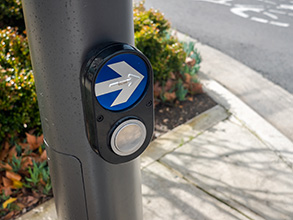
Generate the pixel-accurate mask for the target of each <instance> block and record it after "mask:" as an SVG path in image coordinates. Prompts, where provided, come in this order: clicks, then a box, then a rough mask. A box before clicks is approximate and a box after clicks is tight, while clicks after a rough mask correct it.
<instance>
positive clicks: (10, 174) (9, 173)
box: [5, 171, 21, 181]
mask: <svg viewBox="0 0 293 220" xmlns="http://www.w3.org/2000/svg"><path fill="white" fill-rule="evenodd" d="M5 175H6V177H7V178H8V179H10V180H12V181H13V180H16V181H20V180H21V175H19V174H18V173H14V172H12V171H6V172H5Z"/></svg>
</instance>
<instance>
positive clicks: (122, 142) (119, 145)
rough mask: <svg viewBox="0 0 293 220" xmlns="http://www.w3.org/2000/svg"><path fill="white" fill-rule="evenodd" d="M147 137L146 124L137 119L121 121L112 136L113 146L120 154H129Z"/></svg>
mask: <svg viewBox="0 0 293 220" xmlns="http://www.w3.org/2000/svg"><path fill="white" fill-rule="evenodd" d="M145 138H146V127H145V125H144V124H143V123H142V122H141V121H139V120H136V119H130V120H127V121H124V122H123V123H121V124H120V125H119V126H118V127H117V128H116V129H115V130H114V132H113V134H112V137H111V148H112V150H113V151H114V152H115V153H116V154H117V155H119V156H128V155H130V154H132V153H134V152H135V151H137V150H138V149H139V148H140V147H141V146H142V145H143V143H144V141H145Z"/></svg>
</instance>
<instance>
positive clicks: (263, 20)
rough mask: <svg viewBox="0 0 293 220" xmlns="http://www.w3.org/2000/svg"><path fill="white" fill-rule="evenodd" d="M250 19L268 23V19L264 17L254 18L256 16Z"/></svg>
mask: <svg viewBox="0 0 293 220" xmlns="http://www.w3.org/2000/svg"><path fill="white" fill-rule="evenodd" d="M250 19H251V20H252V21H257V22H260V23H268V22H269V21H268V20H266V19H262V18H256V17H252V18H250Z"/></svg>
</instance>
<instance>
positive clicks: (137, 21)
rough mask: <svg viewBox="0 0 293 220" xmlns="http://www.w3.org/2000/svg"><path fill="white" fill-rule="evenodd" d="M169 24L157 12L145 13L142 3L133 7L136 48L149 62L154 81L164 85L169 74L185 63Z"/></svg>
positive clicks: (179, 45)
mask: <svg viewBox="0 0 293 220" xmlns="http://www.w3.org/2000/svg"><path fill="white" fill-rule="evenodd" d="M169 29H170V24H169V22H168V21H167V20H166V19H165V18H164V16H163V15H162V13H160V12H159V11H156V10H153V9H150V10H148V11H146V10H145V9H144V7H143V3H140V4H139V5H136V6H135V7H134V31H135V33H134V36H135V45H136V47H137V48H138V49H139V50H140V51H141V52H142V53H144V54H145V55H146V56H147V57H148V59H149V60H150V62H151V64H152V67H153V70H154V80H155V81H158V82H160V83H161V84H164V83H165V82H166V80H167V79H168V78H169V77H170V73H171V72H179V71H180V70H181V68H182V64H183V63H184V61H185V57H186V53H185V52H184V50H183V45H182V44H181V43H179V42H178V40H177V39H176V38H174V37H172V36H171V35H170V34H169V32H168V30H169Z"/></svg>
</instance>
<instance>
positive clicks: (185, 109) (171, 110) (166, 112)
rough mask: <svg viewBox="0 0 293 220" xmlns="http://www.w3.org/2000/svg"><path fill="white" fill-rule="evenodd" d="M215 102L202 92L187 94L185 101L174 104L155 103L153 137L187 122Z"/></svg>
mask: <svg viewBox="0 0 293 220" xmlns="http://www.w3.org/2000/svg"><path fill="white" fill-rule="evenodd" d="M216 104H217V103H216V102H215V101H214V100H212V99H211V98H210V97H209V96H208V95H207V94H205V93H202V94H197V95H194V96H189V97H188V98H187V100H186V101H182V102H178V103H175V104H168V103H160V104H158V105H156V108H155V133H154V138H157V137H158V136H160V135H162V134H164V133H166V132H168V131H169V130H171V129H173V128H175V127H177V126H178V125H180V124H183V123H185V122H187V121H188V120H190V119H191V118H193V117H195V116H197V115H198V114H200V113H202V112H204V111H206V110H208V109H210V108H212V107H213V106H215V105H216Z"/></svg>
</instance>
